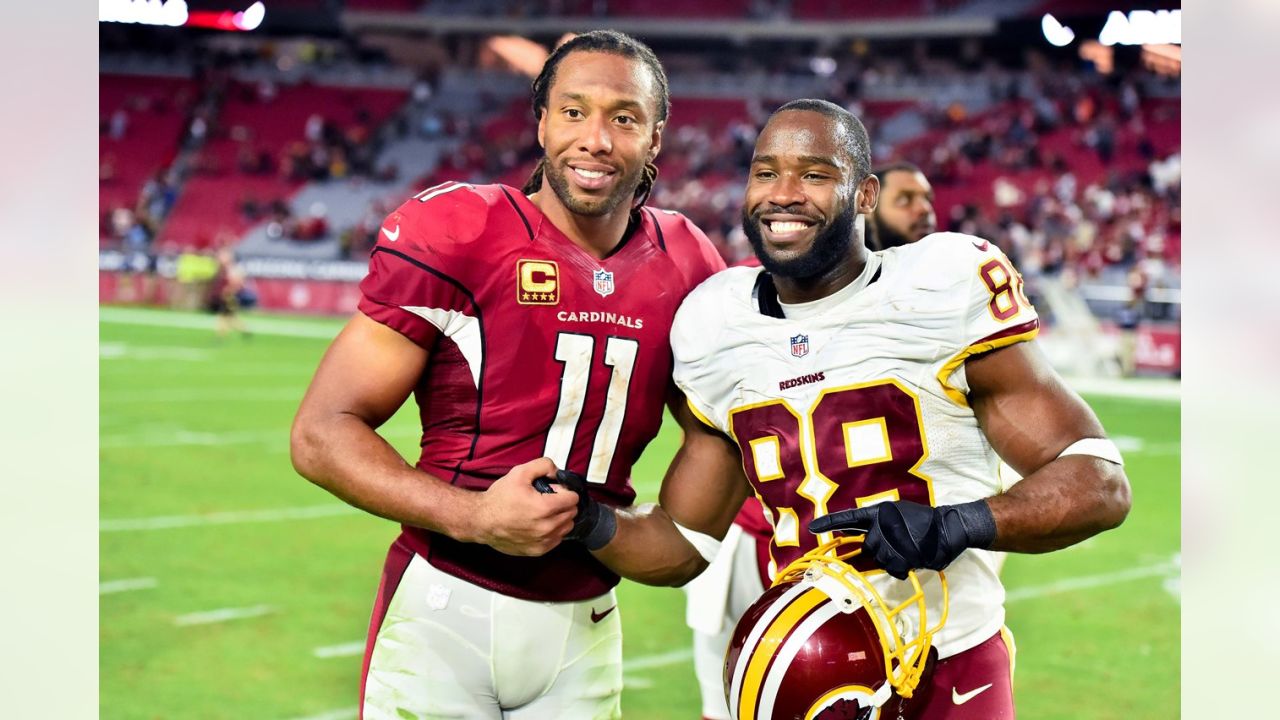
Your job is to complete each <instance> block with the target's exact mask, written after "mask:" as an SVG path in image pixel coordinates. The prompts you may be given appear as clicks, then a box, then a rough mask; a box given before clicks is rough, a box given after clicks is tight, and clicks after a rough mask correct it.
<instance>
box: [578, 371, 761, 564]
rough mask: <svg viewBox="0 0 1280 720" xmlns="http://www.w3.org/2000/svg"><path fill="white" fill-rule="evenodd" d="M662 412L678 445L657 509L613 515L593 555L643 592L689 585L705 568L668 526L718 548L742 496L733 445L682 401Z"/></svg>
mask: <svg viewBox="0 0 1280 720" xmlns="http://www.w3.org/2000/svg"><path fill="white" fill-rule="evenodd" d="M677 395H678V393H677ZM669 406H670V408H671V412H672V414H673V415H674V416H675V418H676V420H677V421H678V422H679V423H680V427H681V429H682V430H684V441H683V442H682V443H681V445H680V449H679V450H678V451H677V452H676V456H675V458H674V459H673V460H672V461H671V467H670V468H668V469H667V474H666V477H664V478H663V480H662V490H661V491H660V492H659V495H658V504H657V505H655V504H653V503H646V504H644V505H640V506H637V507H634V508H626V509H623V508H619V509H618V510H617V521H618V529H617V534H616V535H614V537H613V540H612V541H610V542H609V544H607V545H605V546H604V547H603V548H602V549H600V550H597V551H595V552H594V553H593V554H594V555H595V556H596V558H597V559H599V560H600V561H601V562H603V563H604V564H605V565H607V566H608V567H609V569H610V570H613V571H614V572H616V573H618V574H619V575H621V576H623V577H625V578H629V579H631V580H635V581H637V582H641V583H644V584H646V585H672V586H679V585H684V584H685V583H687V582H689V581H690V580H692V579H693V578H695V577H697V576H698V573H701V572H702V571H703V570H704V569H705V568H706V566H707V560H706V559H704V558H703V556H702V553H701V552H700V551H699V550H698V548H696V547H695V546H694V544H693V543H691V542H690V541H689V539H688V538H686V537H685V535H684V534H683V533H681V532H680V530H679V529H678V528H677V527H676V523H679V524H680V525H681V526H683V527H684V528H686V529H688V530H691V531H693V532H695V533H699V534H701V535H704V536H708V540H711V539H714V540H719V539H721V538H723V537H724V534H725V532H727V531H728V530H729V526H730V525H731V524H733V518H734V516H735V515H737V513H738V509H739V508H741V507H742V501H743V500H744V499H746V496H747V491H748V488H749V485H748V484H747V479H746V476H745V475H744V474H743V472H742V461H741V458H740V456H739V454H738V448H737V446H736V445H735V444H734V443H733V441H732V440H730V439H729V438H728V437H725V436H724V435H722V434H720V433H719V432H716V431H715V430H714V429H712V428H709V427H707V426H706V425H705V424H703V423H702V422H701V421H699V420H698V419H697V418H696V417H694V415H693V412H692V411H691V410H690V409H689V406H688V404H687V403H686V402H685V400H684V397H683V396H678V397H677V398H674V399H672V400H671V401H670V402H669ZM704 542H706V541H704Z"/></svg>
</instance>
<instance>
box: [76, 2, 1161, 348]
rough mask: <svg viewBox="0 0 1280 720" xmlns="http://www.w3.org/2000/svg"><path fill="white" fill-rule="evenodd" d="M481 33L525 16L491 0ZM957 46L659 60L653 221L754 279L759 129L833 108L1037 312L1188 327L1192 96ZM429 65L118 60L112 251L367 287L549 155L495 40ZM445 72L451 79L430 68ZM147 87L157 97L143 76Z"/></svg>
mask: <svg viewBox="0 0 1280 720" xmlns="http://www.w3.org/2000/svg"><path fill="white" fill-rule="evenodd" d="M988 4H989V3H985V2H984V1H983V0H974V1H972V2H964V1H960V0H957V1H955V2H942V1H937V0H919V1H912V2H905V3H889V2H879V1H878V0H867V1H866V2H858V3H847V4H845V3H839V4H831V3H827V2H825V0H796V1H795V2H792V3H789V4H788V3H770V2H746V1H743V2H732V3H702V2H697V1H687V2H683V3H666V2H657V3H653V2H650V3H641V2H631V1H630V0H612V1H611V2H607V3H600V2H576V1H573V0H566V1H565V2H560V3H546V4H540V5H537V6H530V7H532V8H533V11H536V12H537V13H539V14H540V15H539V16H548V15H556V14H561V15H577V16H585V15H589V14H592V13H600V12H606V13H608V14H610V15H615V16H617V17H624V16H625V17H636V18H644V17H646V16H649V17H672V18H679V19H691V18H696V17H698V16H699V15H700V14H703V15H706V17H703V18H702V20H704V21H706V22H715V21H716V20H717V19H725V18H730V17H733V18H740V17H753V18H763V19H764V20H765V21H766V22H768V21H769V19H770V18H773V17H776V13H778V12H780V11H785V13H789V14H790V15H792V16H794V17H796V18H806V17H808V18H821V17H826V16H828V15H830V16H833V17H834V15H832V14H833V13H835V14H838V13H843V15H841V17H844V18H846V19H848V18H853V17H857V18H862V17H873V16H878V17H886V18H890V17H902V18H910V17H920V16H923V15H928V16H932V14H935V13H938V12H943V13H946V14H969V13H972V12H975V11H976V10H977V9H980V8H983V7H986V6H987V5H988ZM468 5H469V4H467V3H457V2H452V0H434V1H432V2H425V3H417V2H394V1H392V0H362V1H353V2H348V3H346V4H345V8H346V9H347V10H352V11H364V10H375V11H379V12H381V13H402V14H413V15H415V16H417V17H426V16H429V15H432V14H453V13H465V12H468V10H467V6H468ZM668 5H670V6H672V7H668ZM835 5H840V7H839V8H837V7H835ZM1157 5H1158V4H1157ZM675 6H679V8H678V9H677V8H675ZM1056 7H1059V5H1058V4H1055V3H1052V2H1048V3H1044V2H1040V3H1037V2H1034V0H1028V1H1026V2H1011V3H1004V4H1002V11H1001V12H1004V13H1010V14H1018V16H1019V17H1029V16H1033V15H1034V14H1035V13H1038V12H1042V11H1044V10H1046V9H1054V8H1056ZM477 8H478V9H477ZM470 12H483V13H494V14H505V15H508V16H510V15H511V14H512V13H520V12H525V10H522V9H519V8H516V7H515V6H514V5H512V4H511V3H507V2H505V1H504V0H491V1H490V2H484V3H480V4H478V5H471V10H470ZM531 12H532V11H531ZM993 12H994V11H993ZM424 13H425V15H424ZM770 13H773V14H774V15H770ZM877 14H878V15H877ZM922 21H924V22H927V20H922ZM731 22H737V20H731ZM948 42H950V41H947V40H942V41H940V43H941V44H939V45H936V46H930V45H929V44H927V43H924V42H923V41H918V40H917V41H910V42H898V43H897V44H889V45H885V46H883V47H881V48H877V47H876V46H874V45H869V44H867V43H864V42H850V43H847V44H838V45H826V46H812V45H810V46H809V49H808V50H807V51H806V50H804V49H801V48H804V47H805V45H804V44H800V45H797V46H792V47H789V46H782V45H776V44H774V45H769V44H767V43H765V44H761V45H752V46H749V47H747V48H745V49H744V48H743V47H741V46H739V45H737V44H734V43H728V44H725V43H715V42H710V43H707V44H703V45H690V44H688V43H683V42H673V43H670V44H669V45H667V46H665V47H660V48H659V54H660V55H662V56H663V58H664V62H665V63H666V64H667V67H668V72H669V74H670V79H671V88H672V116H671V119H670V121H669V124H668V127H667V128H666V131H665V133H664V149H663V152H662V154H661V155H660V157H659V162H658V165H659V168H660V170H661V176H660V179H659V181H658V183H657V187H656V189H655V193H654V196H653V198H652V202H653V203H654V204H655V205H658V206H661V207H668V208H671V209H675V210H679V211H681V212H683V213H685V214H686V215H688V216H689V217H690V218H691V219H692V220H693V221H694V222H695V223H697V224H698V225H699V226H700V227H702V228H703V229H704V230H705V231H706V233H707V234H708V236H709V237H710V238H711V239H712V241H713V242H714V243H715V244H716V245H717V247H718V248H719V249H720V251H721V253H722V255H724V257H725V259H726V260H727V261H729V262H736V261H738V260H741V259H743V258H745V257H746V256H747V255H749V254H750V249H749V247H748V244H747V243H746V240H745V237H744V236H743V234H742V231H741V228H740V209H739V208H740V202H741V188H742V186H743V183H744V181H745V169H746V166H747V164H748V162H749V159H750V155H751V148H752V144H753V142H754V138H755V136H756V133H757V132H758V130H759V127H760V126H761V124H762V122H763V120H764V119H765V118H766V117H767V116H768V113H769V111H770V110H771V109H772V108H774V107H776V106H777V105H779V104H781V103H782V102H785V101H787V100H789V99H792V98H794V97H798V96H806V95H807V96H815V95H816V96H822V97H827V98H829V99H831V100H833V101H835V102H838V103H840V104H842V105H844V106H846V107H848V108H850V109H851V110H852V111H853V112H854V113H855V114H857V115H858V116H859V117H861V118H862V119H863V121H864V122H865V123H866V125H867V126H868V130H869V132H870V135H871V137H872V139H873V154H874V157H875V160H876V162H878V163H883V162H888V161H891V160H895V159H906V160H910V161H912V162H914V163H916V164H917V165H919V166H920V167H921V168H922V169H923V170H924V172H925V174H926V175H927V176H928V177H929V178H930V180H931V181H932V183H933V185H934V188H935V192H936V202H935V208H936V210H937V214H938V220H939V227H940V229H944V230H958V231H963V232H970V233H974V234H978V235H981V236H984V237H988V238H990V239H991V240H993V241H994V242H995V243H996V244H997V245H999V246H1000V247H1002V248H1003V249H1004V250H1005V251H1006V252H1008V253H1009V254H1010V255H1011V256H1013V257H1014V259H1015V262H1017V264H1018V265H1019V267H1020V268H1021V269H1022V271H1023V273H1024V274H1025V275H1026V276H1027V278H1028V288H1029V290H1030V291H1031V292H1032V293H1033V294H1038V295H1039V296H1041V297H1047V296H1053V297H1054V298H1056V300H1054V301H1052V302H1049V303H1047V304H1046V312H1045V314H1046V317H1047V318H1048V319H1050V320H1051V321H1052V320H1053V318H1054V316H1055V315H1060V316H1061V317H1060V318H1058V320H1060V321H1061V322H1064V323H1065V322H1067V320H1066V318H1068V317H1069V316H1071V315H1072V314H1073V313H1075V314H1077V315H1079V314H1080V313H1083V316H1081V317H1082V322H1081V323H1079V324H1081V325H1089V324H1090V322H1092V324H1093V325H1094V326H1097V325H1098V322H1099V320H1101V321H1102V322H1103V323H1109V322H1110V321H1111V319H1112V318H1116V317H1121V316H1123V315H1125V313H1128V312H1130V311H1131V310H1132V309H1133V308H1134V302H1135V298H1138V299H1139V300H1141V303H1142V304H1141V307H1139V308H1138V309H1139V311H1140V312H1141V314H1142V315H1143V316H1144V317H1146V318H1148V319H1151V320H1155V321H1160V322H1170V323H1177V321H1178V320H1179V317H1180V310H1179V308H1180V251H1181V220H1180V218H1181V198H1180V195H1181V181H1180V177H1181V162H1180V155H1179V149H1180V145H1181V127H1180V123H1181V112H1180V87H1179V84H1178V81H1177V79H1176V78H1174V79H1169V78H1164V77H1160V76H1158V75H1156V74H1155V73H1152V72H1149V71H1147V70H1144V69H1143V68H1142V67H1141V65H1140V64H1137V63H1133V62H1130V63H1128V64H1127V66H1126V67H1124V68H1122V69H1121V70H1120V71H1119V72H1117V73H1115V74H1112V75H1101V74H1098V73H1095V72H1093V71H1092V70H1091V69H1089V68H1088V67H1087V66H1081V65H1079V64H1078V63H1067V62H1063V61H1062V59H1060V58H1059V59H1057V60H1049V59H1047V58H1046V57H1044V56H1042V55H1040V54H1038V53H1034V52H1032V53H1029V54H1027V55H1025V56H1018V57H1015V56H1011V55H1005V56H1004V57H1003V58H1001V59H999V60H996V59H995V58H987V59H984V60H982V61H975V60H974V59H973V57H974V55H973V53H972V52H969V51H966V50H965V49H964V47H962V46H959V45H956V44H954V43H952V44H947V43H948ZM432 43H433V45H434V47H435V49H434V50H432V53H434V55H433V54H431V53H426V54H422V55H420V56H415V55H414V54H413V49H412V48H410V49H405V48H403V47H402V48H401V49H399V50H397V51H395V52H391V51H388V52H389V53H390V54H384V53H382V52H381V51H374V50H372V49H370V48H363V49H361V48H360V47H358V46H351V47H346V46H343V45H341V44H333V43H329V44H328V45H325V44H323V43H321V44H319V45H317V46H316V47H314V48H304V51H302V52H295V53H294V55H292V56H286V51H284V50H282V49H280V48H270V49H268V48H261V49H255V48H256V46H254V45H252V44H248V45H244V44H240V45H236V46H234V47H235V50H234V51H233V52H228V51H227V49H226V48H227V47H232V46H231V45H229V44H223V45H221V46H219V47H220V48H221V49H217V48H212V47H211V48H209V49H208V50H206V51H203V52H205V53H206V54H207V55H210V56H211V57H208V56H206V57H202V55H201V52H202V51H200V50H199V49H196V50H194V51H192V52H189V53H187V54H184V55H183V56H182V57H181V58H180V61H179V62H174V63H173V66H174V68H175V69H177V70H178V71H180V72H186V73H187V74H188V75H190V76H191V77H192V78H196V79H187V78H164V77H157V76H155V72H157V68H160V67H161V66H162V63H161V62H159V61H157V60H156V58H154V57H148V56H147V55H146V54H145V53H137V52H133V51H132V50H131V51H130V53H128V54H127V55H124V56H120V57H116V56H112V55H110V54H105V55H104V62H103V66H104V68H105V67H109V68H111V72H110V73H108V74H103V75H102V76H101V77H102V81H101V87H102V92H101V101H100V115H101V138H102V143H101V150H100V153H99V158H100V162H101V166H102V182H101V185H100V188H101V192H100V202H101V207H102V214H103V223H102V230H101V232H100V245H101V246H102V247H104V248H107V249H123V250H138V249H148V250H149V252H151V253H153V254H158V255H166V254H169V255H172V254H174V253H177V252H180V251H182V250H184V249H195V250H203V249H208V248H212V247H215V246H222V245H227V244H231V245H235V246H236V248H237V252H238V253H239V254H240V255H241V256H242V257H246V258H261V259H264V260H271V259H282V260H283V259H293V260H304V261H308V262H323V261H344V260H346V261H351V264H352V265H353V267H354V266H355V265H357V264H359V263H360V262H362V261H363V258H364V255H365V254H366V253H367V252H368V250H369V248H370V247H371V246H372V243H373V241H374V239H375V235H376V233H377V232H378V228H379V225H380V222H381V219H382V218H383V217H384V216H385V215H386V213H387V212H389V211H390V210H391V209H392V208H394V207H395V206H396V205H397V204H398V203H399V202H401V201H402V200H403V198H405V197H407V196H409V195H411V194H413V193H414V192H416V191H417V190H419V189H421V188H423V187H429V186H432V185H435V184H438V183H440V182H443V181H445V180H462V181H470V182H494V181H497V182H502V183H506V184H508V185H512V186H515V187H520V186H521V185H523V183H524V181H525V179H526V178H527V177H528V175H529V173H530V171H531V169H532V167H533V165H534V163H535V161H536V159H537V157H538V156H539V150H538V147H537V143H536V138H535V134H534V127H533V123H532V122H531V117H530V109H529V107H528V98H527V87H528V85H527V83H528V78H527V77H524V76H520V75H518V74H515V73H512V72H510V71H509V70H506V69H504V63H503V61H502V60H500V59H499V58H498V57H497V56H495V55H493V54H492V53H491V52H490V51H488V50H486V47H485V44H484V41H483V39H481V38H475V37H468V36H457V37H443V38H439V39H433V40H432ZM380 47H390V46H389V45H387V44H386V43H382V44H381V45H380ZM392 57H395V58H396V59H394V60H393V59H392ZM415 57H418V60H416V61H415V60H414V58H415ZM441 57H447V58H449V59H448V61H447V62H445V63H444V64H443V65H441V64H439V61H438V59H437V60H429V61H428V62H427V64H425V65H424V64H423V60H422V58H441ZM775 57H776V58H778V59H779V61H774V58H775ZM286 61H287V62H286ZM415 63H416V64H415ZM210 67H213V68H215V69H214V70H213V71H210ZM410 67H413V69H412V70H411V69H410ZM120 68H125V69H126V70H125V71H124V72H122V71H121V70H120ZM128 68H133V70H132V72H136V73H138V74H133V75H128V74H124V73H125V72H130V70H128ZM121 108H124V110H123V111H121ZM153 237H154V238H155V240H154V241H153V240H152V238H153ZM135 264H136V263H135ZM253 267H256V266H253ZM344 272H347V271H344ZM350 272H351V273H355V272H356V270H354V269H353V270H351V271H350ZM1050 305H1052V306H1053V307H1049V306H1050ZM1086 321H1087V322H1086ZM1096 331H1097V328H1096V327H1094V329H1093V330H1091V332H1096Z"/></svg>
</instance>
